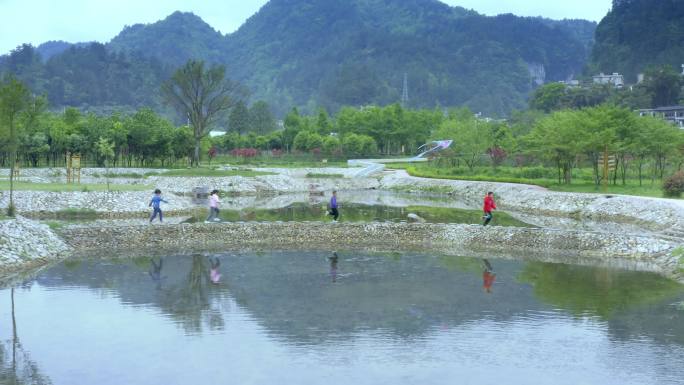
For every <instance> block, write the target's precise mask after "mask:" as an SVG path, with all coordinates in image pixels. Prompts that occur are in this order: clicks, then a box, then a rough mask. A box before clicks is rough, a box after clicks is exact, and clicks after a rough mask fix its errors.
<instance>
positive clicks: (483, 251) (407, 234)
mask: <svg viewBox="0 0 684 385" xmlns="http://www.w3.org/2000/svg"><path fill="white" fill-rule="evenodd" d="M60 234H61V235H62V236H63V237H64V239H65V240H66V242H67V244H69V245H70V246H72V247H73V248H74V249H75V250H77V251H78V253H79V254H82V255H87V256H112V255H116V256H119V255H141V254H150V253H153V254H154V253H169V252H172V253H182V252H187V253H190V252H198V251H206V250H226V249H278V250H280V249H293V250H296V249H302V248H306V249H321V250H330V249H343V250H382V251H397V252H405V251H409V250H414V251H421V250H425V251H429V252H439V253H445V254H454V255H492V254H493V255H496V256H497V257H510V258H517V259H534V260H542V261H552V262H560V263H575V264H592V265H607V266H614V267H623V268H629V269H637V270H647V271H656V272H659V273H662V274H664V275H667V276H669V277H672V278H675V279H681V278H682V277H681V276H680V275H679V273H680V270H679V257H678V254H677V252H676V250H677V244H676V243H673V242H671V241H667V240H662V239H654V238H652V237H642V236H638V235H621V234H605V233H592V232H582V231H556V230H548V229H531V228H514V227H483V226H479V225H460V224H407V223H365V224H364V223H338V224H331V223H323V222H287V223H280V222H271V223H264V222H245V223H239V222H238V223H220V224H175V225H167V226H149V225H143V226H127V227H120V226H102V227H92V226H79V225H75V226H69V227H66V228H63V229H60Z"/></svg>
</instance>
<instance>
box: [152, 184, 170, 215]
mask: <svg viewBox="0 0 684 385" xmlns="http://www.w3.org/2000/svg"><path fill="white" fill-rule="evenodd" d="M161 202H164V203H169V202H167V201H165V200H164V199H163V198H162V197H161V190H160V189H156V190H154V196H152V199H151V200H150V204H149V205H147V207H152V209H153V211H152V216H151V217H150V223H152V221H153V220H154V218H156V217H157V214H159V222H160V223H161V222H162V211H161V207H160V205H161Z"/></svg>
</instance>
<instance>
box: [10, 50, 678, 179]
mask: <svg viewBox="0 0 684 385" xmlns="http://www.w3.org/2000/svg"><path fill="white" fill-rule="evenodd" d="M164 84H165V85H164V86H163V89H162V92H161V93H162V95H165V99H166V102H167V103H168V104H169V105H171V106H173V107H175V109H176V110H177V112H178V114H179V115H180V116H185V117H187V118H186V123H188V124H187V125H176V124H174V123H173V122H171V121H169V120H168V119H166V118H164V117H162V116H160V115H159V114H157V113H155V112H154V111H152V110H151V109H148V108H142V109H139V110H137V111H135V112H133V113H112V114H108V115H96V114H93V113H82V112H80V111H79V110H78V109H75V108H67V109H64V110H63V111H61V112H49V111H48V110H47V108H46V106H47V101H46V100H45V98H44V97H42V96H34V95H32V94H31V93H30V92H29V91H28V88H27V87H26V86H25V85H23V83H21V82H20V81H19V80H17V79H15V78H11V77H9V78H5V79H4V80H3V82H2V85H1V87H0V101H1V102H2V105H1V106H0V107H2V110H1V113H2V116H1V119H2V120H1V121H0V122H2V125H1V126H0V127H1V128H2V130H1V131H0V147H1V149H2V151H1V152H0V165H2V166H4V167H8V166H10V167H11V166H13V165H14V164H15V163H14V162H13V159H14V158H13V157H14V156H15V155H17V154H18V155H19V157H18V161H19V163H20V164H24V165H25V166H40V165H51V166H59V165H61V164H62V162H63V159H64V154H65V153H66V152H67V151H69V152H72V153H80V154H82V155H83V156H85V157H86V158H87V159H90V160H91V161H92V162H93V163H95V164H97V165H99V166H102V165H105V163H107V161H109V164H111V165H115V166H172V165H177V164H179V163H182V164H187V162H190V163H193V164H195V165H197V164H198V162H199V158H200V155H201V156H205V157H206V156H209V157H211V156H214V155H216V154H217V153H221V152H223V153H230V152H233V154H234V155H238V156H247V155H249V156H255V155H257V154H259V153H260V152H264V153H269V152H270V153H271V154H276V155H279V154H282V153H299V154H316V155H322V156H326V157H333V158H338V159H345V158H349V157H359V156H378V155H383V156H391V155H410V154H415V152H416V151H417V149H418V147H419V146H421V145H422V144H424V143H426V142H427V141H429V140H440V139H453V140H454V144H453V146H452V148H451V149H450V150H449V151H446V152H444V153H443V154H441V155H440V157H439V158H438V160H437V162H436V164H437V165H438V166H440V167H441V166H443V167H452V168H457V169H460V168H464V169H467V170H470V171H472V170H474V169H475V168H476V167H479V166H483V165H487V166H491V167H493V168H497V167H500V166H502V165H507V166H542V167H551V168H555V169H556V170H557V175H558V180H559V182H560V183H571V182H572V171H573V169H575V168H577V167H583V166H584V167H591V168H592V169H593V170H594V180H595V182H596V183H597V184H598V183H600V181H601V178H602V175H601V173H600V170H599V168H598V163H597V162H598V158H599V156H600V154H601V153H603V152H604V151H606V150H608V151H609V152H610V153H611V154H613V155H614V156H615V157H616V163H617V166H616V171H615V172H614V173H613V174H611V178H612V182H613V183H617V182H618V181H622V183H625V181H626V179H628V178H630V177H638V178H639V181H641V180H642V179H643V178H644V177H645V176H650V177H651V178H652V179H655V178H658V179H662V178H663V176H664V175H665V173H666V172H667V170H668V169H681V167H682V163H683V162H684V131H682V130H679V129H678V128H676V127H675V126H673V125H670V124H669V123H667V122H664V121H662V120H660V119H657V118H652V117H640V116H638V115H637V114H635V113H634V112H633V111H632V110H630V109H628V108H624V107H619V106H615V105H609V104H602V105H598V106H593V107H585V108H580V109H568V108H566V109H560V110H557V111H551V112H550V113H545V112H544V111H537V110H528V111H525V112H518V113H515V114H513V115H512V117H511V119H509V120H507V121H503V120H500V121H497V120H489V119H481V118H479V117H477V116H475V115H474V114H473V113H472V112H470V111H469V110H467V109H465V108H461V109H441V108H436V109H407V108H404V107H402V106H401V105H399V104H392V105H388V106H385V107H378V106H367V107H361V108H353V107H344V108H342V109H340V110H339V111H338V112H337V114H335V115H333V116H331V115H329V114H328V113H327V111H326V110H324V109H320V110H319V111H318V113H316V114H311V115H305V114H301V113H300V112H299V111H298V110H297V109H296V108H293V109H292V110H291V111H290V112H289V113H288V114H287V116H286V117H285V119H284V121H283V122H282V124H281V125H278V124H277V123H276V122H275V120H274V119H273V116H272V115H271V114H270V113H269V112H268V111H269V108H268V105H267V104H265V103H263V102H260V103H256V104H254V105H252V106H251V107H247V106H246V105H245V104H244V95H245V90H244V89H242V88H241V87H240V86H239V85H237V84H235V83H233V82H231V81H230V80H229V79H227V78H226V77H225V69H224V68H223V67H220V66H214V67H209V68H206V67H205V66H204V63H202V62H196V61H189V62H188V63H187V64H186V65H185V66H183V67H181V68H180V69H178V70H177V71H176V73H175V74H174V75H173V76H172V77H170V78H169V79H168V80H167V81H166V83H164ZM190 90H194V92H189V91H190ZM221 128H223V129H227V131H228V132H227V134H226V135H223V136H218V137H213V138H210V137H209V136H208V133H209V131H210V130H211V129H221ZM107 149H111V152H110V151H109V150H107ZM236 150H237V151H236ZM242 150H249V151H242Z"/></svg>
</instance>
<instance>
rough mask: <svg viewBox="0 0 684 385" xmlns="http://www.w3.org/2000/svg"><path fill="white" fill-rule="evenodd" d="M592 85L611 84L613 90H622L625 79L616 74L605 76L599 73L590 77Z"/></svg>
mask: <svg viewBox="0 0 684 385" xmlns="http://www.w3.org/2000/svg"><path fill="white" fill-rule="evenodd" d="M592 78H593V79H594V84H612V85H613V87H615V88H622V87H623V86H624V85H625V79H624V78H623V77H622V75H620V74H619V73H617V72H613V74H612V75H606V74H604V73H603V72H601V73H600V74H598V75H594V76H592Z"/></svg>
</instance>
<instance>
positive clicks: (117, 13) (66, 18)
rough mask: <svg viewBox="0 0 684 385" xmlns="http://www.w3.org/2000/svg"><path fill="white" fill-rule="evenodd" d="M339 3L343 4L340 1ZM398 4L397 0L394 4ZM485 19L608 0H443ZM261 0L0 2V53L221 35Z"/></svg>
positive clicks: (598, 8)
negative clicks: (187, 20) (132, 31)
mask: <svg viewBox="0 0 684 385" xmlns="http://www.w3.org/2000/svg"><path fill="white" fill-rule="evenodd" d="M339 1H344V0H339ZM397 1H402V0H397ZM444 2H445V3H447V4H450V5H460V6H463V7H465V8H470V9H474V10H476V11H478V12H480V13H483V14H486V15H496V14H499V13H514V14H516V15H521V16H544V17H549V18H553V19H563V18H574V19H577V18H581V19H588V20H594V21H599V20H601V18H602V17H603V16H605V14H606V13H607V12H608V10H609V9H610V4H611V0H546V1H544V0H445V1H444ZM265 3H266V0H194V1H192V2H191V1H188V0H117V1H106V0H0V15H2V20H3V21H2V23H0V53H6V52H8V51H9V50H11V49H13V48H15V47H16V46H18V45H20V44H22V43H31V44H33V45H39V44H40V43H43V42H45V41H48V40H64V41H68V42H79V41H92V40H96V41H100V42H107V41H109V40H110V39H111V38H113V37H114V36H116V35H117V34H118V33H119V32H120V31H121V29H122V28H123V26H124V25H132V24H136V23H152V22H155V21H157V20H160V19H163V18H165V17H166V16H168V15H169V14H171V13H172V12H173V11H176V10H180V11H191V12H193V13H195V14H196V15H198V16H200V17H201V18H202V19H204V21H206V22H207V23H209V24H210V25H211V26H212V27H214V28H215V29H217V30H219V31H221V32H222V33H229V32H233V31H234V30H236V29H237V28H238V27H239V26H240V25H241V24H242V23H243V22H244V21H245V20H246V19H247V18H248V17H249V16H251V15H253V14H254V13H255V12H256V11H258V10H259V8H260V7H261V6H262V5H264V4H265Z"/></svg>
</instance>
